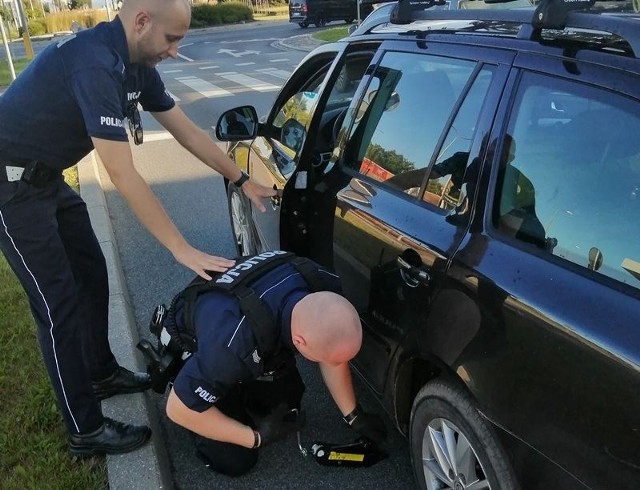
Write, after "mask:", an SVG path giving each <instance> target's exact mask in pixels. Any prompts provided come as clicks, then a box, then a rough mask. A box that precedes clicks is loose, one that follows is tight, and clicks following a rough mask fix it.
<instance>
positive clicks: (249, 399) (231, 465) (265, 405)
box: [194, 363, 305, 476]
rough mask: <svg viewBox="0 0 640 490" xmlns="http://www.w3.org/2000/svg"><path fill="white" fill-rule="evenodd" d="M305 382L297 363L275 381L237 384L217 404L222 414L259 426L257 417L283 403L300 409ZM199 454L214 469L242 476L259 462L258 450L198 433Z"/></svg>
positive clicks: (196, 440) (249, 424) (195, 442)
mask: <svg viewBox="0 0 640 490" xmlns="http://www.w3.org/2000/svg"><path fill="white" fill-rule="evenodd" d="M304 389H305V386H304V383H303V381H302V378H301V377H300V373H299V372H298V370H297V368H296V367H295V363H294V365H293V366H292V367H291V368H289V369H288V370H287V371H286V372H285V373H282V375H281V376H280V377H278V378H276V379H274V380H272V381H261V380H255V381H252V382H250V383H243V384H239V385H237V386H235V387H234V388H233V390H231V392H230V393H228V394H227V395H226V396H225V397H224V398H222V399H221V400H220V401H218V402H217V403H216V405H215V406H216V408H217V409H218V410H220V411H221V412H222V413H224V414H225V415H227V416H228V417H231V418H233V419H235V420H237V421H239V422H241V423H243V424H245V425H248V426H250V427H253V428H255V427H256V425H255V422H254V420H253V417H255V416H256V415H257V416H264V415H267V414H268V412H269V411H270V410H271V409H273V408H275V407H277V406H278V405H279V404H281V403H286V404H287V405H288V406H289V407H291V408H300V403H301V401H302V395H303V394H304ZM194 445H195V447H196V454H197V455H198V457H199V458H200V459H201V460H202V461H204V463H205V464H206V465H207V466H208V467H209V469H210V470H212V471H215V472H217V473H222V474H224V475H227V476H241V475H243V474H245V473H247V472H248V471H249V470H250V469H251V468H253V467H254V466H255V464H256V463H257V462H258V451H257V450H256V449H248V448H245V447H243V446H238V445H236V444H230V443H228V442H219V441H214V440H211V439H207V438H204V437H201V436H199V435H197V434H194Z"/></svg>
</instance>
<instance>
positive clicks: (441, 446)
mask: <svg viewBox="0 0 640 490" xmlns="http://www.w3.org/2000/svg"><path fill="white" fill-rule="evenodd" d="M422 468H423V471H424V477H425V481H426V483H427V490H480V489H489V490H490V489H491V486H490V485H489V480H487V477H486V472H485V471H484V469H483V467H482V464H481V463H480V460H479V459H478V456H477V453H476V451H475V449H474V448H473V447H472V446H471V443H470V442H469V440H468V439H467V437H466V436H465V435H464V433H463V432H462V431H461V430H460V429H459V428H458V427H457V426H456V425H455V424H454V423H453V422H451V421H450V420H447V419H443V418H437V419H433V420H432V421H431V422H430V423H429V425H428V427H427V430H425V431H424V435H423V437H422Z"/></svg>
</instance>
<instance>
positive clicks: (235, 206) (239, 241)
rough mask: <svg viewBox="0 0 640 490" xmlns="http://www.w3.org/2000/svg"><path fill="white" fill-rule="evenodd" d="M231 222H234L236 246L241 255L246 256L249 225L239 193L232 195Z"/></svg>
mask: <svg viewBox="0 0 640 490" xmlns="http://www.w3.org/2000/svg"><path fill="white" fill-rule="evenodd" d="M231 220H232V221H233V235H234V237H235V240H236V245H237V246H238V250H239V251H240V253H241V254H242V255H245V254H246V253H247V252H248V248H249V223H248V222H247V217H246V215H245V212H244V205H243V204H242V199H241V198H240V196H239V195H238V193H237V192H233V193H232V194H231Z"/></svg>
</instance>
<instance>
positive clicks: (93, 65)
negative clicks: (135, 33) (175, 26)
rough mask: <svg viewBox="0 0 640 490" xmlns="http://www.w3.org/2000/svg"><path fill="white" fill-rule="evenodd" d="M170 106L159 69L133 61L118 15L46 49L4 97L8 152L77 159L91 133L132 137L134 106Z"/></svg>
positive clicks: (0, 153) (2, 144) (50, 160)
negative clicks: (130, 118)
mask: <svg viewBox="0 0 640 490" xmlns="http://www.w3.org/2000/svg"><path fill="white" fill-rule="evenodd" d="M137 102H140V104H141V105H142V107H143V109H144V110H147V111H153V112H162V111H167V110H169V109H171V108H172V107H174V105H175V102H174V101H173V99H172V98H171V97H170V96H169V94H168V93H167V92H166V90H165V87H164V84H163V82H162V80H161V79H160V75H159V74H158V71H157V70H156V69H155V68H151V67H147V66H143V65H138V64H132V63H130V61H129V51H128V48H127V41H126V37H125V33H124V28H123V27H122V23H121V21H120V19H119V18H117V17H116V19H115V20H113V21H112V22H103V23H101V24H98V25H97V26H96V27H94V28H92V29H87V30H84V31H80V32H78V33H77V34H74V35H71V36H68V37H65V38H63V39H61V40H60V41H58V42H53V43H52V44H51V45H49V46H47V48H46V49H45V50H44V51H42V52H41V53H40V54H39V55H38V56H36V57H35V58H34V60H33V61H32V62H31V63H30V64H29V65H28V66H27V68H26V69H25V70H24V71H23V72H22V73H21V74H20V76H19V77H18V78H17V79H16V80H15V81H14V82H13V83H12V84H11V85H10V86H9V88H8V89H7V90H6V92H5V93H4V95H2V96H1V97H0V162H1V161H2V158H3V157H4V158H5V159H12V158H13V159H16V160H20V161H23V160H40V161H42V162H43V163H45V164H47V165H48V166H50V167H52V168H54V169H60V170H61V169H64V168H67V167H70V166H73V165H74V164H76V163H77V162H78V161H79V160H81V159H82V158H83V157H84V156H85V155H87V154H88V153H89V152H90V151H91V150H92V149H93V143H92V141H91V137H96V138H101V139H106V140H113V141H127V140H128V138H127V133H126V130H125V125H126V124H127V122H126V121H125V119H124V117H125V115H126V110H127V107H128V105H129V104H135V103H137Z"/></svg>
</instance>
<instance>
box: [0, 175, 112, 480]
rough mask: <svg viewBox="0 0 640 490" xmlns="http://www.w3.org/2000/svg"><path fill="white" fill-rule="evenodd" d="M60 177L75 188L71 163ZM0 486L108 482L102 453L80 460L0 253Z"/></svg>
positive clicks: (32, 329)
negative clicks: (70, 449) (68, 440)
mask: <svg viewBox="0 0 640 490" xmlns="http://www.w3.org/2000/svg"><path fill="white" fill-rule="evenodd" d="M65 179H68V180H67V182H69V183H70V185H71V186H74V187H75V188H76V190H77V189H78V175H77V169H76V167H72V168H71V169H68V170H67V171H66V172H65ZM0 405H1V407H2V409H1V410H0V482H1V483H0V487H1V488H2V489H3V490H25V489H34V490H35V489H42V488H52V489H53V488H55V489H62V488H64V489H65V490H75V489H77V490H87V489H92V490H93V489H97V490H100V489H106V488H108V479H107V469H106V459H105V458H97V457H96V458H90V459H86V460H79V459H77V458H74V457H72V456H71V455H70V454H69V452H68V451H67V443H66V432H65V429H64V425H63V422H62V416H61V415H60V411H59V410H58V407H57V406H56V401H55V397H54V395H53V390H52V388H51V385H50V383H49V379H48V377H47V375H46V372H45V369H44V364H43V362H42V358H41V356H40V350H39V347H38V342H37V339H36V330H35V325H34V323H33V318H32V317H31V313H30V312H29V305H28V302H27V298H26V296H25V294H24V292H23V290H22V287H21V286H20V284H19V283H18V280H17V279H16V277H15V275H14V274H13V272H12V271H11V269H10V268H9V265H8V264H7V262H6V260H5V258H4V256H3V255H2V254H0Z"/></svg>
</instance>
